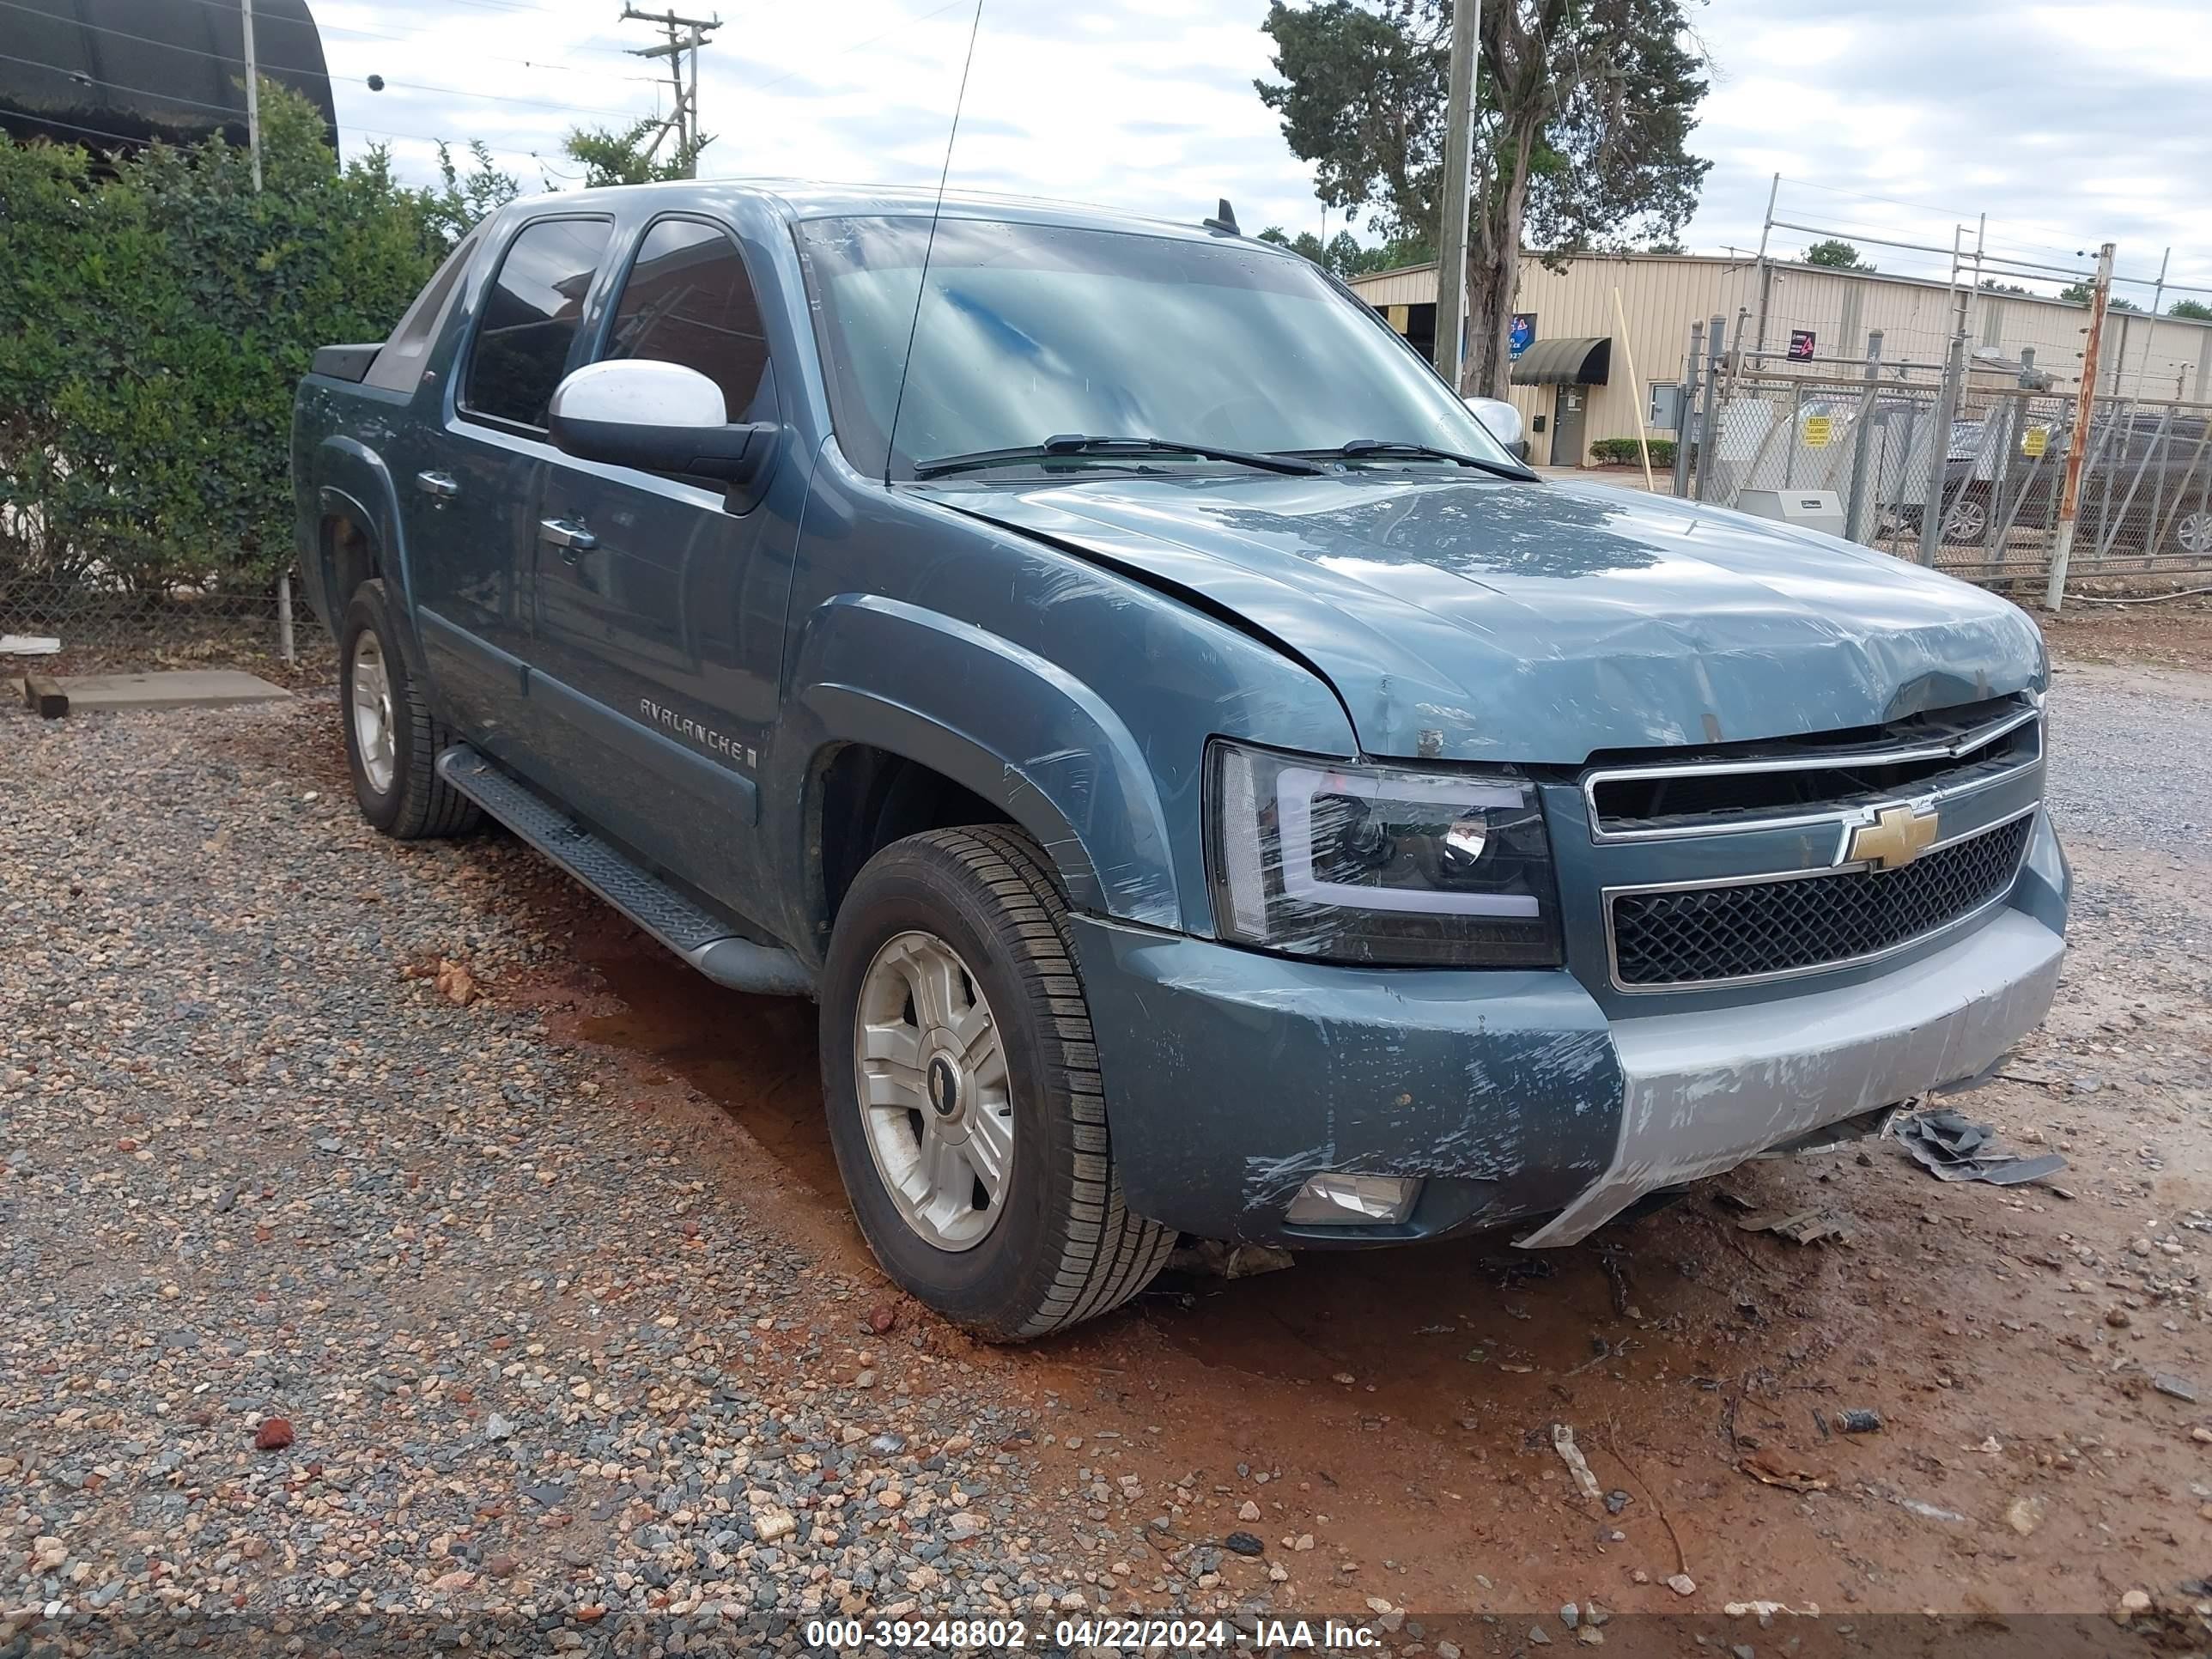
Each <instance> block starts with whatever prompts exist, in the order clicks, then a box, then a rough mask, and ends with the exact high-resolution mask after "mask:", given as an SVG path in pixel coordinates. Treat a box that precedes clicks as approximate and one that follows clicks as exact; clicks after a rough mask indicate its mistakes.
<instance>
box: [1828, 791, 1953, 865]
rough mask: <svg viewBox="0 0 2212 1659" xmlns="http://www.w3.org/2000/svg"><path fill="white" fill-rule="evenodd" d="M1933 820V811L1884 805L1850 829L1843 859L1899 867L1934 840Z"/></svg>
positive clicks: (1934, 824) (1917, 854) (1913, 858)
mask: <svg viewBox="0 0 2212 1659" xmlns="http://www.w3.org/2000/svg"><path fill="white" fill-rule="evenodd" d="M1936 824H1937V819H1936V814H1935V813H1934V812H1933V811H1918V810H1917V809H1916V808H1913V807H1911V806H1885V807H1883V808H1882V809H1881V811H1879V812H1877V813H1876V814H1875V820H1874V822H1873V823H1862V824H1860V825H1859V826H1858V828H1857V829H1854V830H1852V831H1851V842H1850V851H1849V852H1848V853H1847V854H1845V855H1844V862H1845V863H1848V864H1873V865H1879V866H1881V868H1882V869H1884V870H1902V869H1903V868H1904V867H1905V866H1906V865H1908V864H1910V863H1911V862H1912V860H1915V859H1917V858H1918V857H1919V856H1920V855H1921V854H1923V853H1924V852H1926V851H1927V850H1928V849H1929V848H1930V847H1932V846H1934V845H1935V844H1936Z"/></svg>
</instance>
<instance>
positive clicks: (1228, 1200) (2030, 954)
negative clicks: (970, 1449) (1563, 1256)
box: [1075, 814, 2068, 1247]
mask: <svg viewBox="0 0 2212 1659" xmlns="http://www.w3.org/2000/svg"><path fill="white" fill-rule="evenodd" d="M2067 881H2068V878H2067V874H2066V869H2065V863H2064V860H2063V857H2062V856H2061V855H2060V854H2059V851H2058V846H2057V839H2056V837H2055V836H2053V834H2052V833H2051V827H2050V824H2049V822H2048V820H2047V818H2045V817H2043V816H2042V815H2041V814H2039V815H2038V817H2037V821H2036V828H2035V833H2034V837H2033V842H2032V843H2031V845H2030V848H2029V850H2028V854H2027V858H2026V860H2024V862H2023V865H2022V867H2021V872H2020V875H2019V877H2018V879H2017V881H2016V882H2015V887H2014V890H2013V892H2012V894H2011V895H2010V896H2009V897H2008V901H2007V902H2005V903H2004V904H2003V905H2002V906H2000V907H1999V908H1996V910H1995V911H1994V912H1993V913H1991V914H1990V915H1988V916H1987V917H1985V918H1984V919H1982V920H1980V921H1977V922H1976V923H1975V924H1974V925H1973V926H1972V927H1971V928H1970V929H1968V930H1966V931H1964V932H1962V933H1960V934H1957V935H1955V936H1952V937H1948V938H1945V939H1938V940H1936V941H1935V942H1933V943H1931V945H1929V947H1928V948H1926V949H1923V950H1922V951H1917V952H1914V953H1911V954H1909V955H1908V956H1907V957H1905V958H1904V959H1903V960H1901V961H1900V962H1899V963H1894V964H1892V965H1888V966H1887V967H1886V969H1885V970H1884V971H1882V972H1881V973H1879V974H1875V975H1856V976H1844V979H1846V980H1847V982H1843V981H1839V982H1834V983H1831V984H1828V985H1826V987H1823V986H1822V984H1821V982H1820V981H1819V980H1818V979H1814V980H1812V981H1803V980H1801V981H1795V982H1793V983H1792V984H1790V985H1789V986H1786V987H1771V988H1770V991H1769V994H1766V995H1765V997H1764V998H1763V999H1759V1000H1743V1001H1739V1002H1736V1003H1735V1004H1734V1005H1733V1006H1720V1007H1715V1006H1699V1007H1697V1008H1695V1009H1694V1011H1691V1012H1658V1011H1655V1012H1642V1011H1641V1010H1640V1009H1639V1010H1638V1012H1635V1013H1634V1014H1632V1015H1623V1016H1621V1017H1617V1018H1609V1017H1608V1015H1607V1012H1606V1010H1605V1009H1604V1008H1603V1007H1602V1006H1600V1003H1599V1001H1598V1000H1596V999H1595V997H1594V996H1593V995H1592V994H1590V992H1589V990H1588V989H1586V988H1585V987H1584V986H1583V984H1582V982H1581V981H1579V980H1577V978H1575V977H1574V975H1571V973H1568V972H1566V971H1565V970H1556V971H1526V972H1521V971H1503V970H1486V971H1481V972H1469V971H1449V970H1428V969H1363V968H1352V967H1344V966H1337V965H1332V964H1325V963H1310V962H1297V961H1291V960H1288V959H1285V958H1282V957H1270V956H1265V955H1261V954H1260V953H1257V952H1254V951H1244V950H1239V949H1237V948H1235V947H1232V946H1228V945H1218V944H1214V943H1211V942H1209V941H1206V940H1202V939H1191V938H1188V937H1183V936H1180V935H1173V934H1163V933H1152V932H1148V931H1146V930H1143V929H1139V928H1133V927H1125V926H1122V925H1121V924H1118V923H1115V922H1109V921H1102V920H1099V919H1097V918H1093V917H1079V918H1076V919H1075V921H1076V928H1077V947H1078V951H1079V957H1080V959H1081V962H1082V965H1083V969H1084V974H1085V986H1086V989H1087V991H1088V993H1089V996H1090V1000H1091V1013H1092V1023H1093V1026H1094V1029H1095V1030H1096V1033H1097V1042H1098V1050H1099V1062H1100V1066H1101V1068H1102V1070H1103V1073H1104V1079H1105V1084H1106V1097H1107V1102H1108V1114H1109V1130H1110V1133H1112V1136H1113V1142H1114V1153H1115V1164H1116V1167H1117V1169H1118V1170H1119V1173H1120V1175H1121V1184H1122V1188H1123V1194H1124V1197H1125V1199H1126V1200H1127V1204H1128V1206H1129V1207H1130V1208H1131V1209H1132V1210H1133V1211H1135V1212H1137V1213H1139V1214H1140V1215H1144V1216H1147V1217H1149V1218H1152V1219H1153V1220H1156V1221H1159V1222H1162V1223H1164V1224H1166V1225H1170V1226H1174V1227H1176V1228H1179V1229H1181V1230H1182V1231H1186V1232H1190V1233H1194V1234H1197V1235H1199V1236H1200V1237H1209V1238H1221V1239H1229V1240H1233V1241H1237V1242H1239V1243H1272V1244H1287V1245H1294V1246H1301V1247H1312V1246H1318V1245H1342V1244H1364V1243H1384V1242H1389V1241H1392V1240H1398V1239H1413V1238H1426V1237H1441V1236H1443V1235H1446V1234H1450V1233H1457V1232H1463V1231H1469V1230H1472V1229H1475V1228H1480V1227H1491V1226H1498V1225H1505V1224H1508V1223H1511V1222H1516V1221H1526V1220H1528V1219H1531V1218H1534V1219H1537V1220H1538V1221H1539V1222H1540V1225H1537V1226H1536V1227H1535V1228H1534V1231H1529V1232H1528V1233H1526V1234H1525V1235H1524V1236H1522V1237H1520V1238H1519V1239H1518V1241H1517V1242H1518V1243H1522V1244H1524V1245H1528V1246H1534V1247H1542V1246H1551V1245H1560V1244H1571V1243H1576V1242H1577V1241H1578V1240H1580V1239H1582V1238H1583V1237H1586V1236H1588V1235H1589V1233H1590V1232H1591V1231H1594V1230H1595V1229H1596V1228H1598V1227H1600V1226H1601V1225H1604V1224H1605V1223H1606V1222H1607V1221H1608V1220H1610V1219H1612V1218H1613V1217H1614V1216H1616V1215H1618V1214H1619V1213H1620V1212H1622V1211H1623V1210H1625V1209H1626V1208H1628V1207H1629V1206H1631V1205H1632V1204H1634V1203H1635V1202H1636V1200H1638V1199H1639V1198H1641V1197H1643V1196H1644V1195H1645V1194H1649V1193H1652V1192H1655V1191H1657V1190H1660V1189H1662V1188H1670V1187H1676V1186H1680V1184H1682V1183H1683V1182H1688V1181H1693V1180H1696V1179H1698V1178H1699V1177H1700V1176H1710V1175H1716V1174H1718V1173H1720V1172H1721V1171H1723V1170H1728V1169H1729V1168H1732V1167H1733V1166H1735V1164H1740V1163H1741V1162H1743V1161H1744V1160H1745V1159H1747V1158H1753V1157H1756V1156H1757V1155H1759V1153H1761V1152H1765V1151H1767V1150H1769V1149H1771V1148H1775V1147H1778V1146H1783V1145H1784V1144H1786V1143H1788V1142H1790V1141H1793V1140H1796V1139H1801V1138H1802V1137H1804V1136H1806V1135H1807V1134H1808V1133H1810V1132H1812V1131H1814V1130H1817V1129H1820V1128H1822V1127H1825V1126H1827V1125H1830V1124H1833V1123H1836V1122H1838V1121H1840V1120H1843V1119H1845V1118H1849V1117H1852V1116H1854V1115H1858V1114H1861V1113H1865V1112H1868V1111H1870V1110H1873V1109H1878V1108H1881V1107H1883V1106H1887V1105H1890V1104H1893V1103H1896V1102H1899V1101H1902V1100H1905V1099H1907V1098H1909V1097H1912V1096H1915V1095H1918V1094H1921V1093H1924V1092H1926V1091H1929V1090H1932V1089H1936V1088H1940V1087H1942V1085H1947V1084H1952V1083H1955V1082H1957V1081H1959V1080H1960V1079H1969V1078H1972V1077H1975V1076H1977V1075H1978V1074H1980V1073H1983V1072H1984V1071H1985V1070H1986V1069H1987V1068H1989V1067H1990V1066H1992V1065H1993V1064H1994V1063H1995V1062H1996V1060H1998V1058H1999V1057H2000V1056H2002V1054H2004V1052H2005V1051H2006V1050H2007V1049H2008V1048H2011V1047H2012V1046H2013V1045H2014V1044H2015V1043H2016V1042H2019V1041H2020V1040H2021V1038H2022V1037H2023V1036H2026V1035H2027V1033H2028V1032H2029V1031H2031V1030H2033V1029H2034V1028H2035V1027H2036V1026H2037V1025H2038V1024H2040V1023H2041V1021H2042V1019H2043V1018H2044V1015H2045V1012H2047V1011H2048V1010H2049V1008H2050V1006H2051V999H2052V996H2053V994H2055V992H2056V989H2057V981H2058V969H2059V963H2060V958H2061V957H2062V955H2063V950H2064V941H2063V937H2062V934H2063V928H2064V926H2065V911H2066V899H2067ZM1347 1173H1349V1174H1361V1175H1373V1176H1395V1177H1400V1178H1407V1177H1412V1178H1418V1179H1419V1181H1420V1182H1421V1186H1420V1191H1419V1198H1418V1200H1416V1201H1415V1202H1414V1203H1413V1206H1412V1209H1411V1211H1410V1212H1409V1213H1407V1214H1405V1215H1404V1216H1403V1218H1401V1219H1393V1220H1390V1221H1388V1222H1385V1223H1383V1224H1380V1225H1371V1226H1360V1227H1345V1226H1326V1225H1322V1226H1308V1225H1298V1224H1296V1223H1293V1222H1291V1220H1289V1219H1288V1218H1287V1212H1289V1211H1290V1209H1291V1206H1292V1205H1293V1203H1294V1202H1295V1201H1296V1200H1297V1197H1298V1194H1300V1193H1301V1191H1302V1190H1304V1188H1305V1185H1306V1183H1307V1182H1309V1181H1310V1180H1311V1179H1312V1178H1313V1177H1315V1176H1320V1175H1324V1174H1347Z"/></svg>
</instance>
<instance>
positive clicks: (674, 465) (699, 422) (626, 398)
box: [545, 358, 777, 484]
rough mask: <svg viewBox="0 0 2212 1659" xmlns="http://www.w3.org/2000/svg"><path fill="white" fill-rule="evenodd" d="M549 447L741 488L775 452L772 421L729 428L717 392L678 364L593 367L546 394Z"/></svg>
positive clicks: (590, 458) (725, 409) (694, 371)
mask: <svg viewBox="0 0 2212 1659" xmlns="http://www.w3.org/2000/svg"><path fill="white" fill-rule="evenodd" d="M545 423H546V425H547V426H548V427H550V428H551V436H552V439H553V444H554V447H556V449H559V450H560V451H561V452H562V453H564V454H568V455H574V456H575V457H577V458H578V459H580V460H586V461H605V462H607V463H609V464H610V465H615V466H630V467H636V468H638V469H639V470H640V471H646V472H664V473H671V474H673V475H675V476H676V477H691V478H713V479H716V480H719V481H720V482H722V483H729V484H744V483H750V482H752V481H753V480H754V479H755V478H756V477H758V476H759V474H760V473H761V471H763V468H765V467H766V466H767V465H769V461H770V459H772V458H773V456H774V454H775V447H776V442H775V441H776V433H777V428H776V425H775V422H772V421H757V422H754V423H752V424H751V425H750V426H732V425H731V424H730V416H729V410H728V407H727V406H726V404H725V403H724V401H723V398H722V388H721V387H720V386H716V385H715V384H714V382H713V381H712V380H708V378H707V377H706V376H705V375H703V374H701V373H700V372H699V371H698V370H697V369H696V368H684V366H683V365H682V364H681V363H656V362H642V361H640V360H637V359H634V358H632V359H625V360H623V362H612V363H592V364H588V365H587V366H586V367H585V368H580V369H578V370H577V371H576V372H575V373H574V374H571V375H570V376H569V377H568V379H567V380H563V381H562V382H561V384H560V385H559V386H556V387H555V388H554V389H553V402H552V406H551V410H550V412H549V414H548V415H547V416H546V422H545Z"/></svg>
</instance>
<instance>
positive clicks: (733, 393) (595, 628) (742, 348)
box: [532, 216, 795, 915]
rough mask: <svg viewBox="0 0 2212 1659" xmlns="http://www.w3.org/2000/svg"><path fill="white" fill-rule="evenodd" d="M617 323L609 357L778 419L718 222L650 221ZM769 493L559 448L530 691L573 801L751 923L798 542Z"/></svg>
mask: <svg viewBox="0 0 2212 1659" xmlns="http://www.w3.org/2000/svg"><path fill="white" fill-rule="evenodd" d="M610 317H611V319H610V322H609V325H608V328H607V332H606V337H605V341H604V343H603V344H602V346H601V349H599V352H598V354H597V361H599V362H607V361H611V360H616V359H622V358H641V359H647V360H652V361H657V362H673V363H679V364H682V365H683V366H684V367H685V368H693V369H696V370H697V371H698V372H699V373H701V374H704V375H706V376H707V377H708V379H709V380H713V381H714V383H715V384H716V385H717V386H720V388H721V391H722V396H723V400H724V404H725V406H726V410H727V416H728V418H729V420H731V421H732V422H748V421H776V420H779V419H781V413H780V410H779V409H778V406H777V397H776V386H775V370H774V366H773V365H772V364H771V362H769V353H768V343H767V341H766V339H765V338H764V337H763V331H762V326H761V320H760V315H759V310H758V307H757V303H756V301H755V298H754V289H753V284H752V282H751V280H750V276H749V275H748V273H747V271H746V269H745V264H744V257H743V255H742V253H741V252H740V251H739V249H738V244H737V242H736V241H735V240H734V239H733V238H732V235H731V234H730V233H729V231H728V230H727V229H726V228H724V227H722V226H721V225H720V224H717V223H714V222H710V221H708V220H704V219H697V218H691V217H686V216H666V217H663V218H661V219H659V220H656V221H655V222H653V223H652V224H651V225H650V226H648V227H647V229H646V232H645V234H644V235H643V236H642V237H641V239H640V240H639V241H638V243H637V246H636V255H635V258H634V259H633V260H632V262H631V264H630V266H629V270H628V271H627V272H626V273H625V275H624V276H623V283H622V287H621V289H620V291H619V292H618V294H617V297H616V299H615V301H614V303H613V305H612V307H611V311H610ZM775 464H776V463H775V462H773V461H772V462H771V470H772V469H773V467H774V465H775ZM771 481H772V480H771V478H770V477H764V478H763V480H762V482H761V483H760V485H759V487H758V488H757V489H751V490H749V491H748V492H746V495H745V498H744V499H743V500H739V499H738V498H736V497H733V496H731V495H727V494H726V491H725V489H723V487H722V486H720V485H719V484H714V483H711V482H710V481H708V480H703V479H687V478H684V477H676V476H672V475H667V474H662V473H654V472H647V471H641V470H639V469H637V468H633V467H626V466H618V465H610V464H605V463H600V462H594V461H586V460H581V459H577V458H576V457H574V456H571V455H565V454H564V455H562V456H561V457H560V458H559V459H556V461H554V462H553V463H552V464H551V465H550V466H549V467H548V469H547V475H546V481H545V485H544V492H543V494H542V495H541V496H540V499H539V507H538V520H537V524H536V526H535V534H536V538H537V542H536V548H535V552H534V565H533V569H534V577H533V583H534V597H535V614H534V636H535V637H534V645H533V650H534V655H535V660H534V662H533V669H534V674H533V678H532V697H533V698H538V697H543V698H544V700H545V702H546V714H547V716H548V718H550V719H552V720H556V721H557V722H559V723H560V724H561V725H562V726H563V727H564V728H565V731H566V734H567V742H566V744H565V747H566V749H567V751H568V753H569V754H570V755H571V756H573V757H574V758H575V764H574V766H573V767H572V771H573V772H574V774H575V775H574V776H573V777H572V778H571V780H569V781H568V792H569V793H573V794H574V797H575V798H576V799H577V804H578V805H580V807H582V808H583V810H584V811H586V813H587V814H588V815H589V816H590V817H592V818H593V819H594V820H596V821H597V822H598V823H600V824H601V825H603V826H604V827H605V828H606V829H608V830H609V831H611V833H612V834H614V835H615V836H617V837H619V838H620V839H622V840H623V841H625V842H629V844H630V845H631V847H632V848H635V850H636V851H638V852H640V853H641V854H644V855H645V856H646V857H647V859H648V860H651V861H652V862H653V863H655V864H657V865H659V866H662V867H663V868H665V869H666V870H668V871H670V872H672V873H674V874H676V875H678V877H680V878H683V879H684V880H686V881H688V882H690V884H693V885H694V886H696V887H697V888H699V889H700V890H702V891H704V892H705V893H707V894H708V895H709V896H712V897H714V898H715V899H717V900H720V902H723V903H724V904H726V905H728V906H730V907H731V908H735V909H737V910H738V911H739V912H741V913H748V914H754V915H758V914H759V913H760V911H761V909H762V906H761V905H760V903H759V902H758V900H757V884H758V862H757V860H758V849H757V830H756V828H755V822H756V819H757V813H758V806H757V786H756V778H757V770H758V765H759V756H760V750H761V747H762V744H763V738H764V737H765V735H766V733H767V731H768V729H769V726H770V725H771V724H772V723H773V721H774V720H775V714H776V706H777V701H776V700H777V676H778V672H779V670H780V668H781V653H782V647H783V628H784V603H785V599H786V597H787V588H788V586H789V580H790V571H791V564H790V555H791V549H792V544H793V541H794V540H795V536H794V527H793V526H792V525H791V524H789V523H788V522H787V521H785V520H782V519H781V517H779V516H778V513H776V511H775V509H774V508H773V507H772V506H771V505H770V501H771V500H772V499H773V498H774V496H775V492H774V491H773V490H772V489H771V488H770V487H769V486H770V483H771ZM748 503H750V505H749V504H748ZM749 901H750V902H749Z"/></svg>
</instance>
